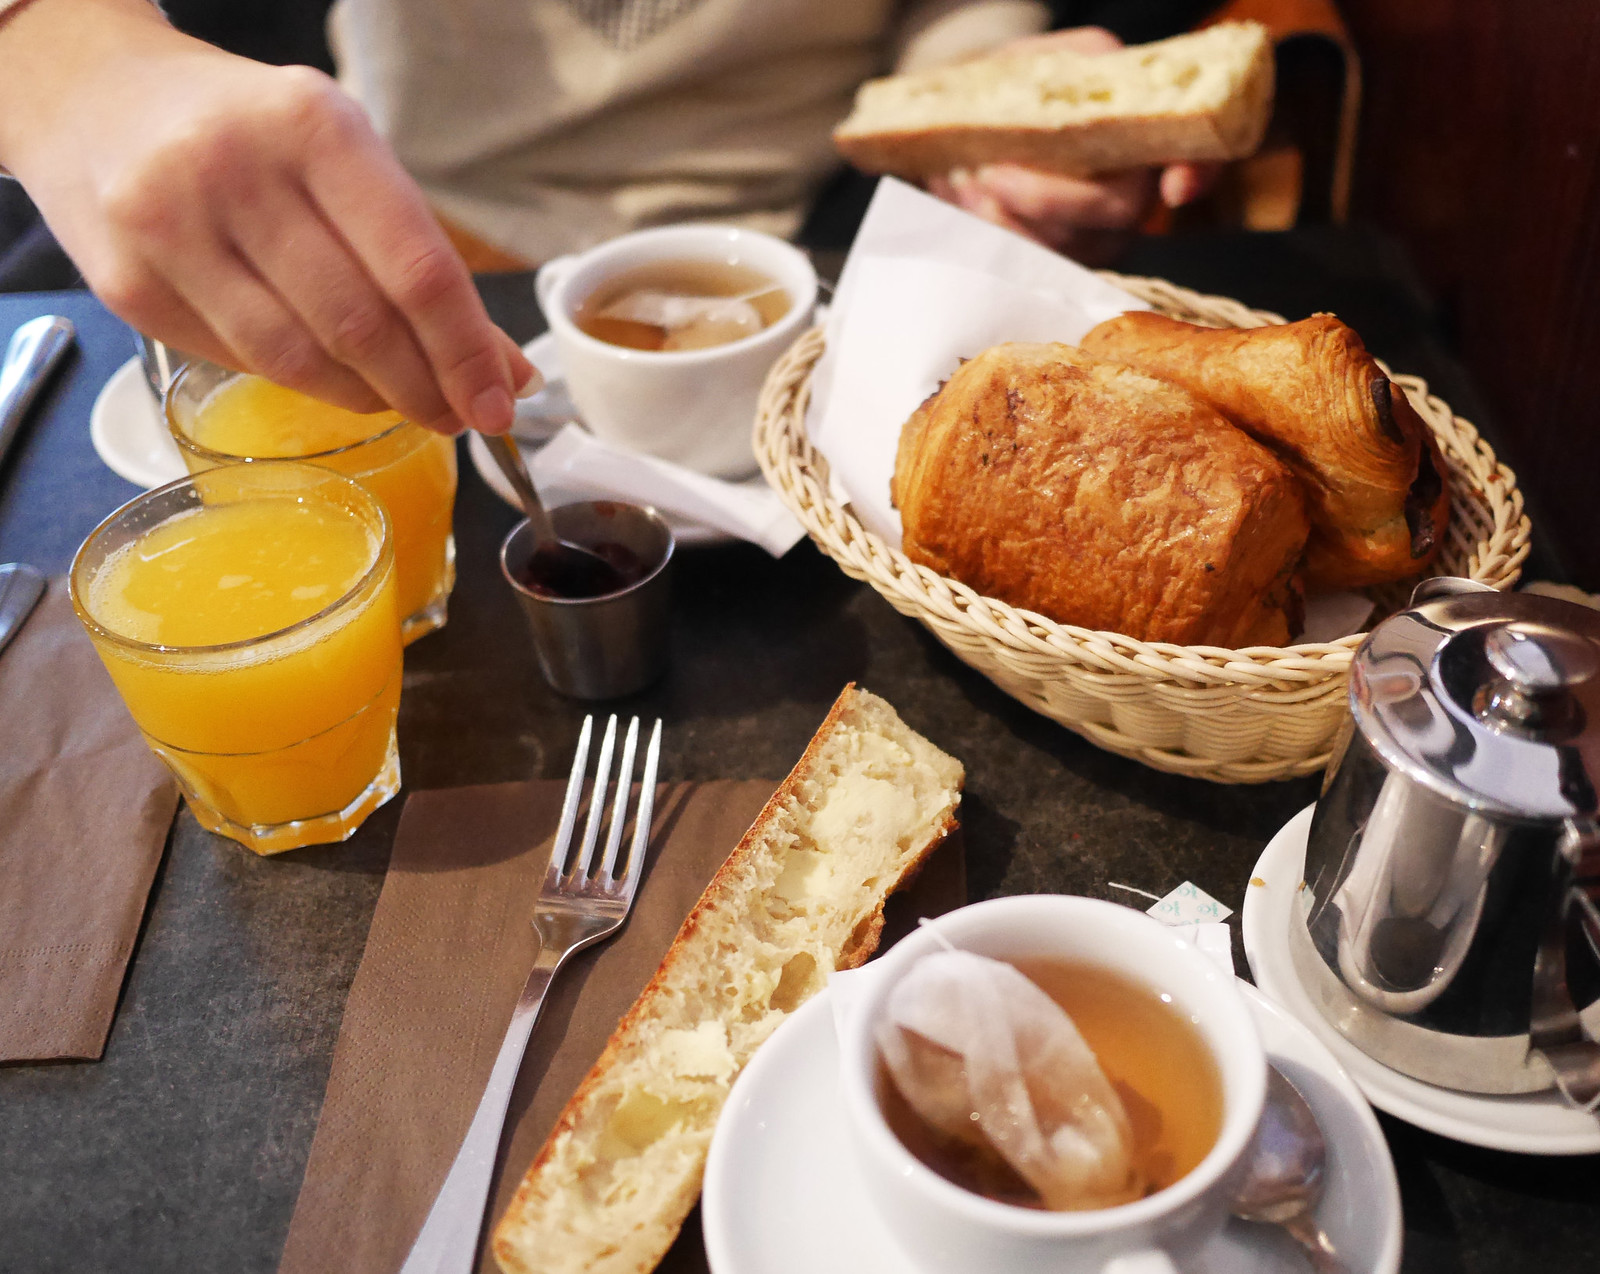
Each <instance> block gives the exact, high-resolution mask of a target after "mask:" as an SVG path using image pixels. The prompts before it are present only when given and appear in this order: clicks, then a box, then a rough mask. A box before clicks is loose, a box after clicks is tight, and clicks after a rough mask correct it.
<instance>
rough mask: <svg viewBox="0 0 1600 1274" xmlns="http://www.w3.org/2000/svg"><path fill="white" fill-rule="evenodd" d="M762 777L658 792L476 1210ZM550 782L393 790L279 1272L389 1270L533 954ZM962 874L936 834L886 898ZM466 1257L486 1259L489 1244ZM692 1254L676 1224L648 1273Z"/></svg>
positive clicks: (588, 1048) (937, 887) (547, 1024)
mask: <svg viewBox="0 0 1600 1274" xmlns="http://www.w3.org/2000/svg"><path fill="white" fill-rule="evenodd" d="M775 786H776V784H775V783H774V782H772V781H771V780H754V781H720V782H713V783H698V784H664V785H662V787H661V788H660V789H659V793H658V796H657V799H656V812H655V827H654V831H653V833H652V838H651V860H650V865H649V868H648V869H647V871H646V874H645V877H644V881H643V883H642V884H641V886H640V892H639V897H638V898H637V900H636V901H635V903H634V911H633V916H632V918H631V919H630V920H629V922H628V924H627V926H626V927H625V928H624V929H623V930H622V932H621V933H620V934H619V935H618V936H617V937H615V938H613V939H611V940H610V941H609V942H607V943H602V944H601V945H600V946H599V947H597V948H594V949H592V950H590V951H588V952H585V953H583V954H581V955H579V956H576V957H574V959H573V960H572V962H571V963H570V964H569V965H568V966H567V968H565V969H564V970H562V972H561V974H560V975H559V976H558V977H557V978H556V981H555V982H554V984H553V985H552V986H551V988H550V994H549V998H548V999H547V1000H546V1001H545V1006H544V1012H543V1015H542V1016H541V1017H540V1020H539V1023H538V1025H537V1026H536V1027H535V1028H534V1034H533V1039H532V1042H531V1043H530V1044H529V1047H528V1052H527V1056H526V1058H525V1059H524V1061H523V1065H522V1073H521V1077H520V1078H519V1080H518V1082H517V1087H516V1090H515V1091H514V1093H513V1094H512V1098H511V1108H510V1111H509V1113H508V1116H507V1120H506V1128H507V1135H506V1137H505V1138H504V1139H503V1140H502V1142H501V1147H500V1159H501V1162H500V1165H499V1167H498V1169H497V1175H496V1182H495V1187H494V1195H493V1203H492V1205H491V1208H490V1212H489V1223H490V1224H492V1222H493V1221H494V1220H495V1219H498V1217H499V1216H500V1214H501V1212H502V1211H504V1209H505V1207H506V1205H507V1203H508V1202H509V1201H510V1198H511V1195H512V1193H513V1192H514V1191H515V1189H516V1187H517V1184H518V1182H520V1181H521V1180H522V1174H523V1173H524V1172H525V1171H526V1170H527V1166H528V1164H530V1163H531V1162H532V1161H533V1156H534V1155H535V1154H536V1153H537V1151H538V1149H539V1147H540V1146H541V1145H543V1144H544V1139H545V1137H546V1136H547V1135H548V1134H549V1131H550V1129H551V1127H552V1126H554V1124H555V1120H556V1116H557V1115H558V1114H559V1113H560V1110H561V1108H562V1106H563V1105H565V1104H566V1101H567V1098H568V1097H569V1096H571V1094H572V1092H573V1090H574V1089H576V1088H577V1086H578V1082H579V1081H580V1080H581V1079H582V1078H583V1076H584V1074H585V1073H587V1071H588V1069H589V1067H590V1066H592V1065H593V1064H594V1062H595V1059H596V1058H598V1057H599V1055H600V1051H601V1049H602V1048H603V1047H604V1045H605V1042H606V1039H607V1038H608V1037H609V1036H610V1034H611V1031H612V1029H613V1028H614V1027H615V1026H616V1024H617V1021H618V1019H619V1018H620V1017H621V1016H622V1014H623V1013H624V1012H625V1011H626V1010H627V1008H628V1006H629V1005H631V1004H632V1003H633V1001H634V999H635V998H636V997H637V996H638V994H639V992H640V991H641V990H643V989H644V985H645V983H646V982H648V981H649V979H650V975H651V974H652V973H654V972H655V969H656V966H657V965H658V964H659V963H660V962H661V958H662V957H663V956H664V955H665V954H666V952H667V948H668V947H669V946H671V944H672V939H673V938H674V937H675V936H676V934H677V932H678V926H679V925H680V924H682V923H683V918H684V917H685V916H686V915H688V913H689V910H690V908H691V907H692V906H693V905H694V902H695V900H696V899H697V898H699V896H700V893H701V891H702V890H703V889H704V888H705V886H706V884H707V883H708V882H709V881H710V880H711V877H712V875H713V874H715V872H716V869H717V867H718V866H720V865H721V863H722V861H723V859H724V858H726V857H727V856H728V854H729V852H730V851H731V850H732V849H733V847H734V846H735V845H737V844H738V842H739V838H740V837H741V836H742V835H743V834H744V832H745V830H746V829H747V828H748V827H749V825H750V823H751V822H752V821H753V820H754V819H755V816H756V814H757V813H759V812H760V810H761V806H762V805H763V804H764V803H765V801H766V799H767V797H769V796H770V795H771V794H772V791H773V789H774V787H775ZM563 787H564V785H563V784H561V783H559V782H555V781H549V780H546V781H540V782H534V783H527V784H497V785H494V786H486V787H473V788H456V789H452V790H448V791H437V792H419V793H416V794H415V795H413V796H412V797H411V799H410V801H409V803H408V804H407V805H406V808H405V812H404V814H403V815H402V817H401V821H400V827H399V831H398V832H397V834H396V837H395V845H394V852H393V855H392V857H391V858H390V862H389V875H388V877H387V879H386V880H385V881H384V886H383V893H382V895H381V896H380V897H379V899H378V907H377V911H376V912H375V914H374V915H373V919H372V928H371V931H370V933H369V935H368V938H367V949H366V952H365V954H364V955H363V956H362V959H361V967H360V968H359V969H358V970H357V972H356V977H355V981H354V983H353V984H352V986H351V988H350V998H349V1000H348V1002H347V1003H346V1006H345V1014H344V1022H343V1024H342V1025H341V1027H340V1030H339V1040H338V1043H337V1045H336V1046H335V1049H334V1055H333V1071H332V1074H331V1076H330V1077H329V1080H328V1091H327V1095H326V1097H325V1099H324V1102H323V1107H322V1116H321V1120H320V1121H319V1123H318V1124H317V1132H316V1136H315V1138H314V1139H313V1141H312V1144H311V1157H310V1162H309V1163H308V1164H307V1167H306V1175H305V1180H304V1182H303V1184H302V1185H301V1188H300V1198H299V1201H298V1202H297V1204H296V1205H295V1212H294V1218H293V1220H292V1221H291V1222H290V1226H289V1238H288V1242H287V1243H286V1245H285V1247H284V1253H283V1259H282V1262H281V1264H280V1265H279V1267H278V1270H279V1274H322V1272H323V1271H326V1270H330V1269H338V1270H340V1271H341V1272H342V1274H394V1272H395V1271H397V1270H398V1269H399V1268H400V1266H401V1265H402V1264H403V1262H404V1261H405V1257H406V1253H407V1252H408V1251H409V1250H410V1248H411V1243H412V1241H413V1240H414V1239H415V1238H416V1235H417V1233H418V1231H420V1230H421V1228H422V1223H423V1221H424V1220H425V1219H426V1217H427V1214H428V1209H429V1208H430V1207H431V1206H432V1203H433V1197H434V1195H435V1193H436V1192H437V1191H438V1189H439V1186H440V1185H441V1184H442V1183H443V1181H444V1177H445V1174H446V1173H447V1172H448V1171H449V1168H450V1163H451V1161H452V1160H453V1159H454V1158H455V1153H456V1149H457V1147H458V1146H459V1145H460V1143H461V1138H462V1137H463V1136H464V1135H465V1134H466V1130H467V1126H468V1125H469V1124H470V1123H471V1122H472V1114H473V1111H474V1110H475V1109H476V1108H477V1104H478V1099H479V1097H480V1096H481V1095H482V1093H483V1088H484V1085H485V1084H486V1083H487V1082H488V1079H489V1071H490V1069H491V1068H492V1067H493V1064H494V1057H495V1054H496V1053H497V1052H498V1051H499V1048H500V1042H501V1040H502V1039H503V1037H504V1035H505V1029H506V1025H507V1023H508V1022H509V1021H510V1020H511V1011H512V1008H513V1007H514V1005H515V1004H516V1000H517V996H518V994H519V993H520V992H521V990H522V984H523V982H524V981H526V979H527V976H528V970H529V969H530V968H531V967H532V964H533V958H534V955H535V952H536V943H535V940H534V936H533V929H532V925H531V922H530V917H531V915H532V908H533V902H534V899H535V898H536V897H537V895H538V891H539V881H540V878H541V877H542V875H543V872H544V869H545V866H546V865H547V863H548V861H549V855H550V839H551V837H552V835H553V834H554V830H555V825H556V819H557V816H558V814H559V813H560V806H561V795H562V790H563ZM965 887H966V886H965V876H964V871H963V865H962V859H961V855H960V850H959V846H958V845H956V844H951V845H947V846H945V847H944V848H943V849H941V850H940V852H939V853H937V854H935V855H934V856H933V858H932V859H930V860H929V866H928V869H927V870H925V871H924V872H923V874H922V876H921V877H920V878H919V880H918V883H917V885H916V886H915V887H914V890H913V891H912V894H911V895H908V898H907V900H906V903H907V905H906V906H905V907H903V908H902V911H903V912H904V913H905V914H908V915H909V914H910V913H912V912H913V911H919V912H920V913H921V914H937V913H938V912H941V911H944V910H948V909H949V908H950V907H951V906H958V905H960V903H962V902H964V901H965ZM488 1228H489V1225H487V1224H486V1226H485V1234H487V1232H488ZM479 1267H480V1269H483V1270H485V1271H494V1270H496V1268H497V1267H496V1266H495V1264H494V1260H493V1257H492V1256H490V1255H489V1254H488V1253H487V1251H486V1250H485V1251H484V1252H483V1253H482V1254H481V1257H480V1262H479ZM704 1268H705V1262H704V1257H703V1252H702V1249H701V1246H700V1239H699V1233H698V1230H697V1229H696V1228H694V1227H692V1226H690V1227H686V1228H685V1233H684V1235H683V1236H682V1237H681V1238H680V1239H679V1242H678V1243H677V1245H676V1246H675V1247H674V1249H673V1251H672V1252H671V1253H669V1254H668V1257H667V1259H666V1260H665V1261H664V1262H663V1263H662V1266H661V1269H662V1270H672V1269H679V1270H683V1269H702V1270H703V1269H704Z"/></svg>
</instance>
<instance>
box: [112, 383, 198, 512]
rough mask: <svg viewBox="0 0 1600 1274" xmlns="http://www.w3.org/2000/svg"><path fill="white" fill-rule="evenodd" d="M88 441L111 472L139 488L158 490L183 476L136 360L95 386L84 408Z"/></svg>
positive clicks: (163, 420)
mask: <svg viewBox="0 0 1600 1274" xmlns="http://www.w3.org/2000/svg"><path fill="white" fill-rule="evenodd" d="M89 440H90V441H91V442H93V443H94V449H95V452H96V454H97V455H99V457H100V459H101V460H103V461H105V463H106V467H107V468H108V469H110V470H111V472H112V473H114V474H116V475H117V476H118V477H119V478H126V479H127V480H128V481H129V482H132V483H134V484H136V485H138V486H141V487H159V486H160V485H161V484H162V483H165V482H171V481H173V480H174V479H176V478H182V477H186V476H187V475H188V472H189V471H188V470H187V469H185V468H184V466H183V457H182V456H181V455H179V454H178V444H177V443H175V442H173V441H172V435H171V434H169V433H168V432H167V422H166V418H165V417H164V416H163V415H162V414H161V407H160V405H159V404H158V403H157V402H156V400H155V398H154V397H152V396H151V393H150V388H149V386H148V385H146V384H145V381H144V371H143V370H142V369H141V368H140V366H139V360H138V359H137V358H130V359H129V360H128V361H127V362H126V363H124V364H123V365H122V366H121V367H119V368H117V370H116V371H115V372H113V373H112V375H111V379H110V380H108V381H106V383H105V384H104V385H102V386H101V387H100V392H99V394H97V395H96V396H95V400H94V406H93V407H91V408H90V409H89Z"/></svg>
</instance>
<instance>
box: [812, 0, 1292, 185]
mask: <svg viewBox="0 0 1600 1274" xmlns="http://www.w3.org/2000/svg"><path fill="white" fill-rule="evenodd" d="M1272 93H1273V61H1272V47H1271V43H1270V41H1269V39H1268V37H1267V31H1266V28H1265V27H1263V26H1261V25H1260V24H1259V23H1256V22H1221V23H1217V24H1216V25H1214V26H1210V27H1206V28H1205V29H1203V30H1200V31H1195V32H1191V33H1190V34H1187V35H1180V36H1174V37H1173V38H1172V39H1170V40H1160V41H1157V42H1156V43H1154V44H1142V45H1135V46H1133V47H1131V48H1126V49H1120V50H1117V51H1115V52H1110V53H1098V54H1089V53H1079V52H1075V51H1072V50H1069V49H1060V48H1054V49H1043V50H1037V51H1018V52H1015V53H1010V54H1007V53H997V54H994V55H992V56H990V57H986V58H981V59H978V60H975V61H970V62H961V63H957V64H955V65H953V66H944V67H939V68H937V69H934V70H928V71H918V72H913V73H910V74H906V75H893V76H889V77H887V78H884V79H877V80H868V81H867V82H866V83H865V84H863V85H862V86H861V88H860V90H859V91H858V92H857V94H856V100H855V108H854V109H853V110H852V111H851V113H850V115H849V117H848V118H847V119H845V120H844V122H843V123H841V124H840V125H839V126H838V127H837V128H836V129H835V130H834V133H833V140H834V145H835V146H836V147H837V148H838V149H839V152H840V153H841V154H842V155H843V156H844V157H845V158H846V159H848V160H849V161H850V162H851V163H852V164H854V165H855V166H856V167H857V168H860V169H862V170H863V171H865V172H869V173H893V174H895V175H896V176H900V177H905V178H908V179H910V180H914V181H915V180H921V179H924V178H927V177H932V176H937V175H941V174H944V173H948V172H950V171H951V170H952V169H955V168H976V167H978V166H979V165H981V164H995V163H1003V162H1005V163H1016V164H1024V165H1026V166H1028V167H1030V168H1039V169H1043V170H1045V171H1047V172H1060V173H1072V174H1079V175H1082V174H1088V173H1099V172H1114V171H1119V170H1122V169H1126V168H1142V167H1147V166H1150V165H1158V164H1166V163H1174V162H1177V161H1180V160H1190V161H1198V160H1225V159H1239V158H1241V157H1243V156H1245V155H1249V154H1251V153H1252V152H1253V151H1254V150H1255V149H1256V147H1257V146H1259V145H1260V144H1261V137H1262V134H1263V133H1264V132H1265V131H1266V127H1267V120H1268V117H1269V116H1270V115H1271V113H1272Z"/></svg>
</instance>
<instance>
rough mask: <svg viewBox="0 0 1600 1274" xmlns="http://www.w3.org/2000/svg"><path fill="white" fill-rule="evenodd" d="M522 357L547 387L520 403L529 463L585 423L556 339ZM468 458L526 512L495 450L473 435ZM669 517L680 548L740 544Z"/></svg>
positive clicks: (535, 343)
mask: <svg viewBox="0 0 1600 1274" xmlns="http://www.w3.org/2000/svg"><path fill="white" fill-rule="evenodd" d="M522 352H523V353H524V354H526V355H527V356H528V359H529V361H531V362H532V363H533V365H534V366H535V367H537V368H538V369H539V372H540V374H541V375H542V376H543V377H544V381H545V387H544V389H543V390H542V391H541V392H540V393H537V394H535V395H534V396H533V397H532V398H527V399H524V400H523V401H521V402H519V403H518V404H517V419H516V423H515V424H513V425H512V426H511V436H512V437H513V438H515V439H516V440H517V445H518V446H519V447H520V448H521V449H522V455H523V458H524V459H529V458H531V457H532V456H533V454H534V452H536V451H538V450H539V448H540V447H542V446H543V445H544V444H545V443H546V442H548V441H549V440H550V439H551V438H552V437H554V436H555V434H556V433H557V431H558V430H560V428H561V427H562V426H563V425H565V424H568V423H569V422H574V421H576V422H577V423H579V424H581V423H583V422H582V421H581V420H579V417H578V409H577V408H576V407H575V406H573V403H572V400H571V399H570V398H568V397H567V386H566V379H565V376H566V373H565V372H564V371H563V369H562V366H561V356H560V355H559V354H558V353H557V351H556V338H555V337H554V336H552V335H551V334H550V333H549V332H545V333H544V334H543V335H541V336H536V337H534V338H533V339H532V340H531V341H529V342H528V343H527V344H526V345H524V346H523V347H522ZM467 454H468V455H470V456H471V457H472V464H473V467H474V468H475V469H477V471H478V476H479V477H481V478H482V479H483V480H484V481H485V482H486V483H488V484H489V487H490V489H491V490H493V491H494V493H495V494H496V495H497V496H499V497H500V498H501V499H502V500H504V501H505V502H506V503H507V504H509V505H510V506H511V507H512V508H513V509H520V508H521V507H522V505H521V502H520V501H519V500H518V499H517V497H516V493H515V492H514V491H512V489H511V484H510V483H509V482H507V481H506V479H505V475H504V474H502V473H501V472H500V466H499V465H497V464H495V462H494V457H493V456H491V455H490V454H489V448H488V447H486V446H484V443H483V439H482V438H480V437H478V436H477V435H476V434H473V435H472V436H471V437H469V438H468V439H467ZM745 485H747V486H750V487H753V488H756V489H762V488H764V487H765V486H766V479H765V478H763V477H762V476H761V475H760V474H759V473H758V474H756V475H755V476H754V477H752V478H750V479H749V481H748V482H747V483H746V484H745ZM663 517H665V518H666V522H667V525H668V526H669V527H671V528H672V534H673V536H674V537H675V538H676V539H677V541H678V543H679V544H686V545H692V544H732V543H733V542H734V537H733V536H731V535H729V534H727V532H725V531H719V530H717V529H716V528H714V527H708V526H701V525H700V524H699V523H698V522H686V521H684V520H683V519H682V518H680V517H676V516H674V515H673V514H670V513H667V514H663Z"/></svg>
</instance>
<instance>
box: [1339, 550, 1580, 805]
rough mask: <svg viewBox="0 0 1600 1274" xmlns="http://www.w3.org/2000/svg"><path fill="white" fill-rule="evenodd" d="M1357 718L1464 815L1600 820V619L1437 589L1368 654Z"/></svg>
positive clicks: (1522, 597)
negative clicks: (1596, 817)
mask: <svg viewBox="0 0 1600 1274" xmlns="http://www.w3.org/2000/svg"><path fill="white" fill-rule="evenodd" d="M1467 590H1470V591H1467ZM1350 707H1351V712H1352V713H1353V715H1354V717H1355V722H1356V727H1357V728H1358V729H1359V730H1360V731H1361V732H1362V734H1363V735H1365V736H1366V738H1367V741H1368V742H1369V743H1371V744H1372V746H1373V747H1374V748H1375V749H1376V751H1377V752H1378V754H1379V755H1380V756H1381V757H1382V758H1383V759H1384V761H1385V762H1386V763H1387V764H1388V765H1389V766H1390V768H1392V769H1395V770H1399V771H1401V772H1402V773H1404V774H1406V775H1408V776H1410V777H1411V778H1413V779H1415V780H1416V781H1417V782H1419V783H1422V784H1423V785H1424V786H1426V787H1428V788H1430V789H1431V790H1433V791H1435V792H1437V793H1439V794H1440V795H1441V796H1444V797H1445V798H1446V799H1448V800H1450V801H1453V802H1455V803H1457V804H1460V805H1463V806H1465V807H1467V808H1469V809H1472V810H1476V811H1479V812H1481V813H1485V814H1489V815H1493V816H1495V817H1499V818H1510V819H1518V820H1530V821H1540V822H1542V821H1555V820H1563V819H1569V818H1585V817H1593V816H1594V815H1595V814H1596V813H1597V812H1600V611H1595V610H1591V609H1589V608H1588V607H1585V606H1579V605H1577V604H1575V603H1573V602H1566V601H1561V600H1559V599H1557V598H1553V597H1543V596H1539V595H1537V594H1532V593H1499V592H1495V591H1493V590H1491V589H1487V588H1485V587H1484V586H1482V585H1475V584H1473V583H1472V582H1471V581H1467V580H1445V579H1436V580H1425V581H1424V582H1423V583H1422V584H1421V585H1419V586H1418V588H1417V591H1416V593H1415V594H1414V595H1413V597H1412V605H1411V609H1409V610H1406V611H1402V612H1401V613H1400V614H1398V615H1395V616H1393V617H1392V618H1390V619H1387V620H1385V621H1384V622H1383V623H1381V624H1379V625H1378V626H1377V627H1376V628H1374V629H1373V631H1372V633H1371V634H1370V635H1369V636H1368V637H1367V640H1366V641H1365V642H1363V643H1362V645H1361V648H1360V649H1359V650H1357V651H1356V656H1355V660H1354V662H1353V664H1352V666H1351V670H1350Z"/></svg>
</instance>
